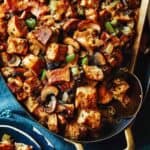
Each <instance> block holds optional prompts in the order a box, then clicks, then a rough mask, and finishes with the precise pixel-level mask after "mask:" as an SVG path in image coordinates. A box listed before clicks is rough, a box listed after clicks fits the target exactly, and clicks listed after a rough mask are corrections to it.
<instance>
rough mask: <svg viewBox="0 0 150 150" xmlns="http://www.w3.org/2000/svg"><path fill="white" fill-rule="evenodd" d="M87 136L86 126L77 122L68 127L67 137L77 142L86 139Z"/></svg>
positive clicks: (66, 130) (66, 129)
mask: <svg viewBox="0 0 150 150" xmlns="http://www.w3.org/2000/svg"><path fill="white" fill-rule="evenodd" d="M86 134H87V128H86V127H85V126H82V125H79V124H78V123H77V122H75V121H74V122H71V123H69V124H67V125H66V128H65V137H67V138H70V139H73V140H77V139H80V138H81V137H85V135H86Z"/></svg>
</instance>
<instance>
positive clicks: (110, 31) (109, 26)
mask: <svg viewBox="0 0 150 150" xmlns="http://www.w3.org/2000/svg"><path fill="white" fill-rule="evenodd" d="M105 28H106V30H107V31H108V32H109V33H114V32H115V29H114V28H113V26H112V24H111V23H110V22H106V23H105Z"/></svg>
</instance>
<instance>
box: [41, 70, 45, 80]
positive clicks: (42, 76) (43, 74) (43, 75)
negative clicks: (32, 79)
mask: <svg viewBox="0 0 150 150" xmlns="http://www.w3.org/2000/svg"><path fill="white" fill-rule="evenodd" d="M45 78H46V70H45V69H43V70H42V73H41V80H44V79H45Z"/></svg>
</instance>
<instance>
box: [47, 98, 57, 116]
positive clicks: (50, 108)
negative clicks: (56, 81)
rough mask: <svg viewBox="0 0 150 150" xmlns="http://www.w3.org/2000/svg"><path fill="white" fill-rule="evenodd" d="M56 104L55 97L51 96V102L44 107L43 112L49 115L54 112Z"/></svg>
mask: <svg viewBox="0 0 150 150" xmlns="http://www.w3.org/2000/svg"><path fill="white" fill-rule="evenodd" d="M56 104H57V99H56V97H55V96H51V100H50V101H49V103H48V104H47V105H46V107H45V111H46V112H47V113H49V114H51V113H52V112H54V111H55V109H56Z"/></svg>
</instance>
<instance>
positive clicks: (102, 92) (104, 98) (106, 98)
mask: <svg viewBox="0 0 150 150" xmlns="http://www.w3.org/2000/svg"><path fill="white" fill-rule="evenodd" d="M98 96H99V101H98V102H99V103H100V104H108V103H109V102H111V101H112V98H113V95H112V92H111V91H110V90H108V89H107V88H106V86H104V85H102V86H101V87H99V89H98Z"/></svg>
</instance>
